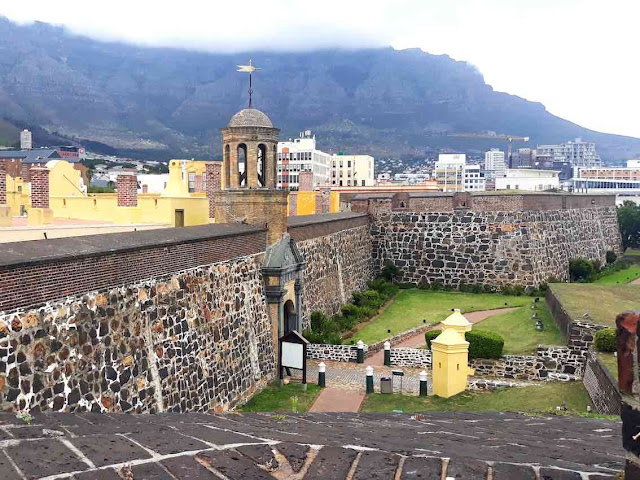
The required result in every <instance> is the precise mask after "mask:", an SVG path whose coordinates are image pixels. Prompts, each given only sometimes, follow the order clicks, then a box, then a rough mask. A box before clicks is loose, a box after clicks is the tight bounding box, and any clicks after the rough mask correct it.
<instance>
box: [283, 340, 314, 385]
mask: <svg viewBox="0 0 640 480" xmlns="http://www.w3.org/2000/svg"><path fill="white" fill-rule="evenodd" d="M308 343H309V341H308V340H307V339H306V338H304V337H303V336H302V335H300V334H299V333H298V332H296V331H295V330H293V331H291V332H289V333H287V334H285V335H283V336H282V337H281V338H280V341H279V344H280V355H279V357H280V358H279V363H280V365H279V367H280V385H282V384H283V381H284V370H285V369H289V368H294V369H296V370H302V385H303V389H304V390H306V389H307V344H308Z"/></svg>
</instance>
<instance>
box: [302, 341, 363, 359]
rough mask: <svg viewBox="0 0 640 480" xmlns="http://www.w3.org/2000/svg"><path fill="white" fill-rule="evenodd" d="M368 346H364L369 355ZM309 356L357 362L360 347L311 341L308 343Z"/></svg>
mask: <svg viewBox="0 0 640 480" xmlns="http://www.w3.org/2000/svg"><path fill="white" fill-rule="evenodd" d="M367 350H368V347H367V345H365V346H364V354H365V356H366V355H367ZM307 358H309V359H312V360H330V361H333V362H355V361H356V360H357V358H358V348H357V347H356V346H355V345H330V344H325V343H310V344H309V345H307Z"/></svg>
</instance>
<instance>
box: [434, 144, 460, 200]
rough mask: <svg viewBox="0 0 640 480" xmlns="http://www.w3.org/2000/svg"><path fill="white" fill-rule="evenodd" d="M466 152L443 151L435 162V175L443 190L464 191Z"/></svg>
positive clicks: (439, 186)
mask: <svg viewBox="0 0 640 480" xmlns="http://www.w3.org/2000/svg"><path fill="white" fill-rule="evenodd" d="M466 162H467V156H466V155H465V154H464V153H441V154H440V155H438V161H437V162H436V163H435V170H434V175H435V178H436V182H437V183H438V188H440V190H442V191H443V192H462V191H463V189H464V181H463V179H464V166H465V164H466Z"/></svg>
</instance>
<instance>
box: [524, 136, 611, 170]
mask: <svg viewBox="0 0 640 480" xmlns="http://www.w3.org/2000/svg"><path fill="white" fill-rule="evenodd" d="M536 155H549V156H551V157H552V158H553V161H554V162H569V163H570V164H571V165H572V166H573V167H597V166H600V163H601V161H600V157H599V156H598V154H597V153H596V144H595V143H593V142H583V141H582V139H581V138H576V139H575V140H574V141H573V142H566V143H562V144H560V145H538V146H537V148H536Z"/></svg>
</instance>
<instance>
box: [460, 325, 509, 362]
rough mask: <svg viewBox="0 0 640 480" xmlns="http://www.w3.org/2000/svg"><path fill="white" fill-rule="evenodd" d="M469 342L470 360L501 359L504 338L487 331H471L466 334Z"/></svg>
mask: <svg viewBox="0 0 640 480" xmlns="http://www.w3.org/2000/svg"><path fill="white" fill-rule="evenodd" d="M465 338H466V340H467V342H469V358H500V357H501V356H502V349H503V348H504V338H502V336H501V335H499V334H497V333H495V332H489V331H487V330H471V331H470V332H467V333H466V334H465Z"/></svg>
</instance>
